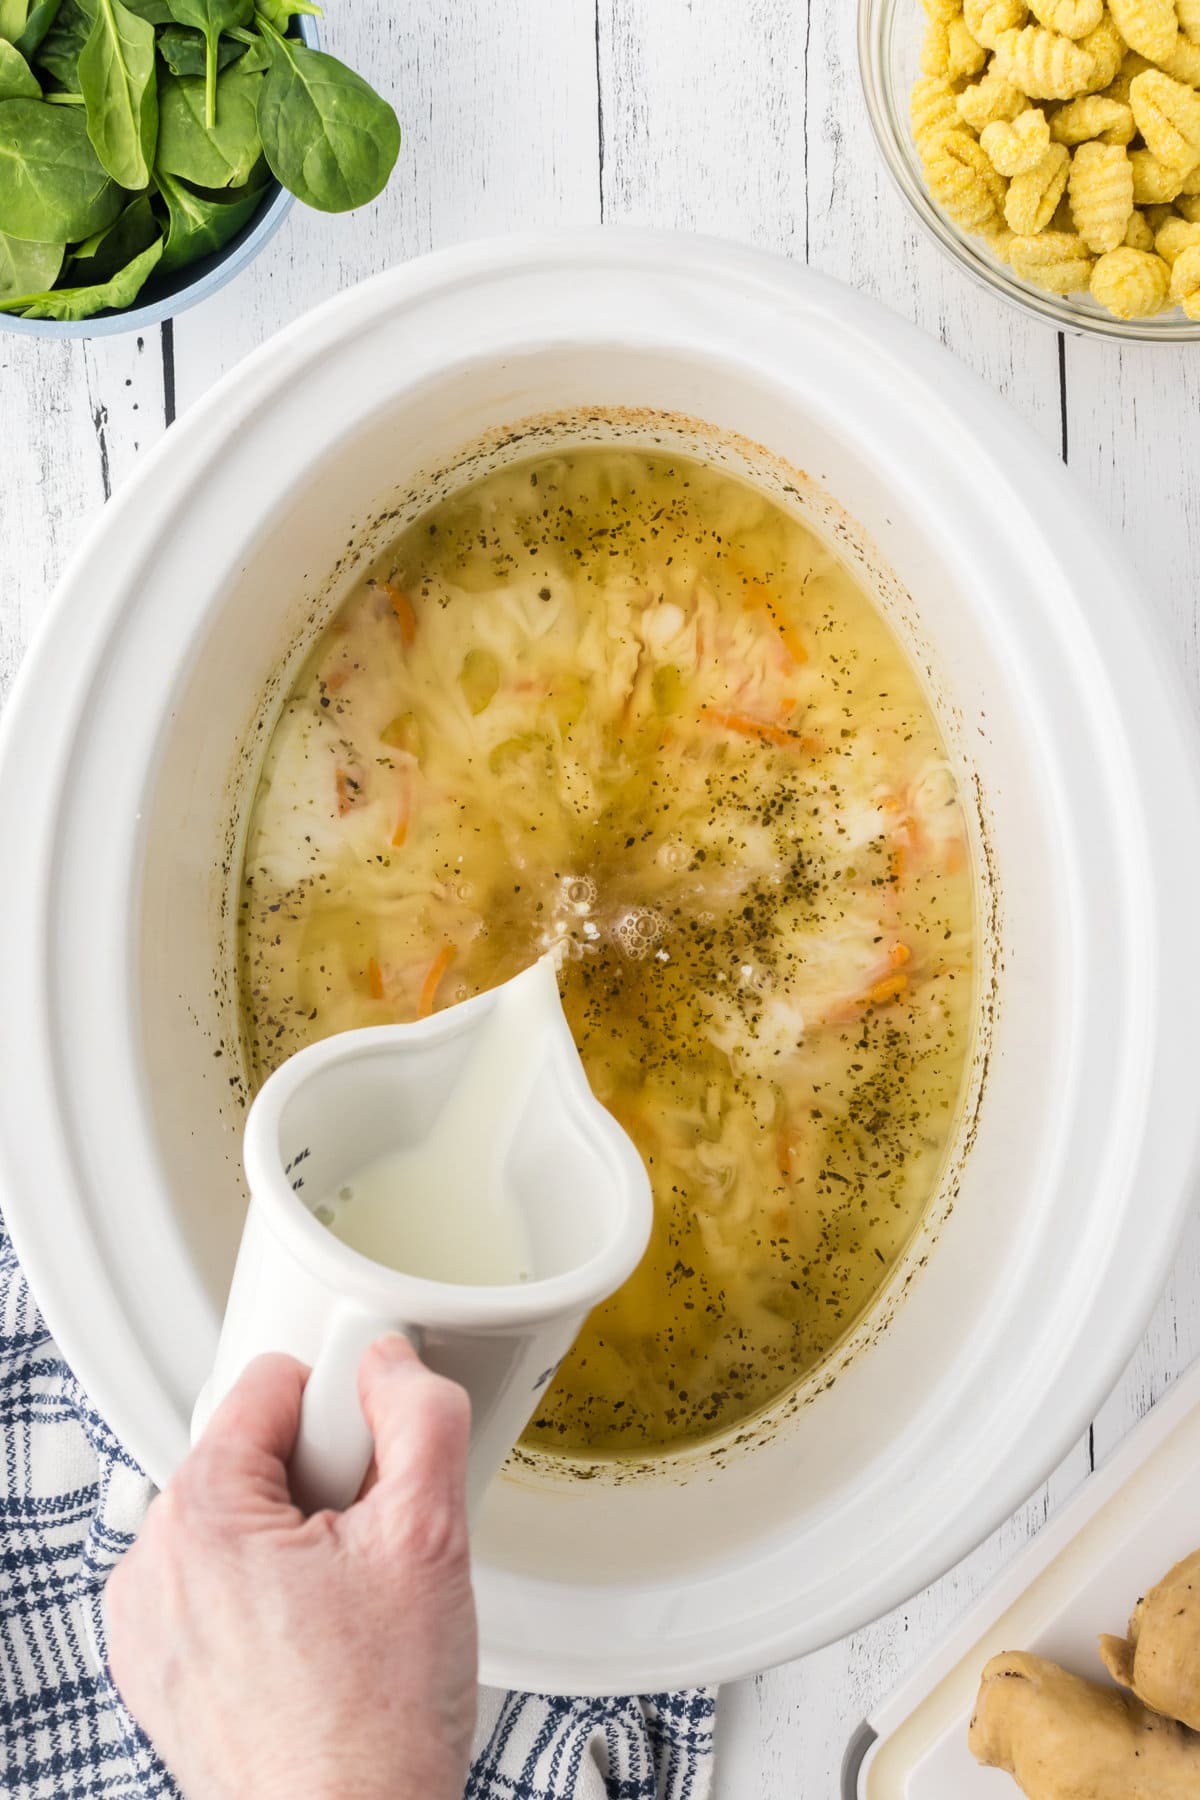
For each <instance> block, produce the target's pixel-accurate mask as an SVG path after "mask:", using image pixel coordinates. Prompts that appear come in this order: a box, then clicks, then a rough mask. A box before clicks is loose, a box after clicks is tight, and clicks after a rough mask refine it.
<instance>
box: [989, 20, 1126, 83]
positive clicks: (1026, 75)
mask: <svg viewBox="0 0 1200 1800" xmlns="http://www.w3.org/2000/svg"><path fill="white" fill-rule="evenodd" d="M1094 67H1095V65H1094V63H1093V59H1092V56H1091V53H1090V52H1089V51H1088V49H1087V48H1086V40H1085V41H1084V43H1080V44H1077V43H1076V42H1075V40H1074V38H1069V37H1063V36H1062V35H1061V34H1060V33H1059V32H1057V31H1047V30H1046V28H1045V26H1044V25H1026V26H1025V28H1024V29H1023V30H1022V31H1002V32H1001V33H1000V36H999V38H998V39H997V41H996V68H997V72H998V73H999V74H1000V75H1003V76H1004V77H1005V78H1006V80H1009V81H1011V82H1013V83H1014V85H1015V86H1017V87H1019V88H1020V89H1021V90H1022V91H1023V92H1024V93H1026V94H1028V96H1029V98H1030V99H1031V100H1072V99H1074V97H1075V95H1076V94H1082V93H1083V91H1084V89H1085V88H1086V87H1087V85H1088V83H1089V81H1090V80H1091V78H1092V75H1093V73H1094ZM1104 85H1105V86H1107V85H1108V84H1107V82H1106V83H1105V84H1104Z"/></svg>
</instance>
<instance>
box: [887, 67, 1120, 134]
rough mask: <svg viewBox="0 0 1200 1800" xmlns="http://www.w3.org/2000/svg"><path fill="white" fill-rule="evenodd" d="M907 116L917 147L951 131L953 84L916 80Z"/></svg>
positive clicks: (936, 77)
mask: <svg viewBox="0 0 1200 1800" xmlns="http://www.w3.org/2000/svg"><path fill="white" fill-rule="evenodd" d="M909 115H910V117H911V119H912V132H913V141H914V143H916V144H918V145H919V144H920V143H921V140H922V139H923V138H928V137H933V136H934V135H935V134H936V133H937V132H939V131H949V130H951V129H952V128H953V127H954V126H955V125H957V124H958V99H957V96H956V94H955V92H954V87H953V84H952V83H951V82H949V81H947V80H946V77H945V76H944V75H921V76H918V78H917V80H916V82H915V83H914V84H913V91H912V99H911V101H910V103H909ZM1131 116H1132V115H1131Z"/></svg>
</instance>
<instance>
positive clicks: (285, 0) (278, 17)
mask: <svg viewBox="0 0 1200 1800" xmlns="http://www.w3.org/2000/svg"><path fill="white" fill-rule="evenodd" d="M257 10H258V11H259V12H260V13H261V14H262V15H263V17H264V18H265V19H266V21H267V23H268V24H269V25H273V26H274V27H275V29H276V31H279V32H282V33H283V35H284V37H286V36H287V30H288V26H289V25H290V24H291V22H292V20H293V19H294V18H296V17H297V16H298V15H299V14H301V13H303V14H305V15H306V16H307V17H308V18H310V19H319V18H321V17H322V8H321V7H319V6H317V5H315V4H313V0H258V9H257Z"/></svg>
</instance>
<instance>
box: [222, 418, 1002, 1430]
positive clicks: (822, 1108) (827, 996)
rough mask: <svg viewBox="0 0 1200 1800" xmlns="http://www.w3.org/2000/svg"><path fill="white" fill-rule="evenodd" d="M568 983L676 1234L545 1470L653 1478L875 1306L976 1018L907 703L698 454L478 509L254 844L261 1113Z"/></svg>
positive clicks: (540, 469) (427, 553) (615, 464)
mask: <svg viewBox="0 0 1200 1800" xmlns="http://www.w3.org/2000/svg"><path fill="white" fill-rule="evenodd" d="M554 945H560V946H563V951H564V954H563V962H562V967H561V975H560V983H561V988H562V994H563V1001H564V1005H565V1009H566V1013H567V1017H568V1019H569V1021H570V1024H571V1026H572V1029H573V1031H574V1034H575V1039H576V1042H577V1043H578V1046H579V1050H580V1053H581V1055H582V1058H583V1062H584V1066H585V1068H586V1070H587V1073H588V1076H589V1079H590V1081H591V1083H592V1086H593V1088H594V1090H595V1092H596V1094H597V1096H598V1097H599V1098H600V1099H601V1100H602V1101H603V1102H604V1104H605V1105H606V1106H608V1107H609V1108H611V1110H612V1112H613V1113H614V1114H615V1115H616V1117H617V1118H618V1119H619V1120H620V1121H621V1123H622V1125H624V1126H625V1128H626V1130H627V1131H628V1132H629V1134H630V1136H631V1137H632V1138H633V1140H634V1142H635V1143H636V1145H637V1146H638V1149H639V1150H640V1152H641V1154H642V1156H643V1158H644V1160H645V1163H646V1166H647V1168H648V1170H649V1172H650V1176H651V1181H652V1184H653V1189H654V1201H655V1227H654V1234H653V1239H652V1243H651V1247H650V1250H649V1252H648V1253H647V1255H646V1257H645V1259H644V1261H643V1263H642V1265H641V1267H640V1268H639V1269H638V1271H637V1273H636V1274H635V1275H634V1276H633V1278H632V1279H631V1280H630V1281H629V1282H627V1283H626V1285H625V1287H624V1288H622V1289H621V1291H620V1292H619V1293H618V1294H617V1295H616V1296H615V1297H614V1298H613V1299H612V1300H610V1301H609V1302H608V1303H607V1304H605V1305H603V1306H601V1307H599V1308H598V1309H597V1310H596V1311H595V1312H594V1313H593V1314H592V1316H591V1318H590V1319H589V1321H588V1323H587V1325H586V1327H585V1329H584V1331H583V1333H582V1335H581V1336H580V1338H579V1340H578V1342H577V1344H576V1346H575V1349H574V1350H573V1352H572V1353H571V1355H570V1356H569V1357H568V1359H567V1361H566V1362H565V1363H564V1364H563V1366H562V1369H561V1370H560V1372H559V1374H558V1377H557V1379H556V1380H555V1382H554V1383H553V1385H552V1387H551V1388H550V1389H549V1391H548V1393H547V1396H546V1399H545V1402H544V1404H543V1406H542V1409H541V1411H540V1413H539V1414H538V1416H537V1417H536V1419H535V1420H534V1421H533V1423H532V1424H531V1425H530V1427H529V1429H528V1431H527V1433H526V1442H527V1444H529V1445H531V1446H536V1447H538V1448H541V1449H545V1450H547V1451H551V1452H557V1453H561V1454H567V1455H571V1456H584V1457H596V1456H600V1457H612V1456H644V1455H647V1454H655V1453H658V1452H662V1451H664V1450H667V1449H672V1448H679V1447H682V1446H684V1445H687V1444H689V1443H695V1442H697V1441H700V1440H702V1439H704V1438H706V1437H710V1436H712V1435H714V1434H718V1433H723V1432H725V1431H726V1430H727V1429H728V1428H729V1427H731V1426H733V1425H735V1424H737V1423H738V1422H739V1421H742V1420H745V1419H747V1418H749V1417H751V1416H752V1415H754V1414H756V1413H759V1412H760V1411H761V1410H762V1409H763V1408H764V1407H766V1406H767V1405H768V1404H769V1403H770V1402H772V1401H773V1400H775V1399H776V1398H777V1397H779V1396H780V1395H781V1394H783V1393H785V1392H786V1391H787V1390H789V1389H791V1388H793V1387H794V1386H795V1385H796V1383H797V1382H798V1381H799V1380H800V1378H801V1377H802V1376H803V1375H804V1374H805V1373H806V1372H807V1371H809V1370H810V1369H812V1368H813V1366H814V1365H815V1364H817V1363H818V1362H819V1361H820V1360H821V1359H822V1358H824V1357H825V1356H826V1355H827V1354H828V1353H829V1351H830V1350H831V1349H832V1348H833V1346H835V1345H836V1344H837V1343H838V1341H839V1339H841V1338H843V1337H844V1336H845V1335H846V1333H847V1332H848V1331H849V1330H850V1328H851V1327H852V1326H853V1325H854V1323H855V1321H856V1320H858V1319H859V1318H860V1317H861V1316H862V1314H863V1312H864V1310H865V1309H866V1308H868V1307H869V1306H870V1304H871V1302H872V1300H873V1299H874V1298H875V1296H876V1295H877V1294H878V1292H879V1290H880V1288H881V1286H882V1285H883V1284H884V1283H885V1282H886V1280H887V1278H888V1275H889V1272H890V1271H891V1269H892V1268H893V1266H894V1264H895V1263H896V1261H897V1258H898V1257H900V1255H901V1254H902V1252H903V1251H904V1249H905V1247H906V1245H907V1244H908V1243H909V1241H910V1240H911V1238H912V1236H913V1233H914V1231H915V1229H916V1227H917V1225H918V1223H919V1221H920V1219H921V1217H922V1214H923V1212H924V1211H925V1209H926V1207H927V1206H928V1203H929V1201H930V1197H931V1195H932V1193H933V1192H934V1190H935V1188H936V1186H937V1184H938V1181H939V1177H940V1174H941V1171H942V1168H943V1165H944V1162H945V1159H946V1155H947V1149H948V1144H949V1142H950V1140H951V1137H952V1135H953V1132H954V1128H955V1124H956V1120H957V1114H958V1109H959V1105H960V1101H961V1096H962V1092H963V1088H964V1078H965V1068H966V1063H967V1060H968V1054H969V1051H970V1048H971V1043H972V1037H973V1022H974V1009H975V982H974V977H973V961H974V950H975V911H974V886H973V878H972V870H971V866H970V856H969V851H968V847H967V839H966V832H965V826H964V816H963V811H962V808H961V805H960V802H959V797H958V793H957V791H956V784H955V778H954V773H953V770H952V768H951V765H950V762H949V760H948V758H947V754H946V749H945V746H944V744H943V743H942V741H941V739H940V736H939V732H938V727H937V725H936V723H935V720H934V717H933V714H932V712H931V709H930V706H929V703H928V701H927V699H926V697H925V694H924V692H923V690H922V687H921V684H920V682H919V680H918V678H917V676H916V674H915V671H914V669H913V668H912V666H911V665H910V663H909V661H908V660H907V657H906V655H905V653H904V651H903V650H902V649H901V647H900V644H899V642H898V640H897V639H896V637H895V636H894V635H893V633H892V631H891V629H890V627H889V626H888V625H887V624H886V623H885V621H884V619H883V617H882V616H881V614H880V612H879V611H878V610H877V608H876V606H875V605H874V603H873V602H872V601H871V600H870V599H869V598H868V596H867V594H866V593H865V592H864V590H863V588H862V587H861V586H860V585H859V584H858V583H857V581H856V580H855V578H854V577H853V575H852V574H851V573H850V572H849V571H848V569H847V568H846V566H845V565H844V564H843V563H842V562H841V561H840V560H839V559H838V557H837V556H836V555H835V554H834V553H833V552H832V551H831V550H830V549H829V548H828V547H827V545H826V544H825V543H824V542H823V541H822V540H821V539H820V538H818V537H817V536H816V535H814V533H813V532H812V531H811V530H809V529H808V528H807V527H806V526H805V525H804V524H802V523H801V522H800V521H799V520H798V519H797V518H795V517H793V516H792V515H791V514H790V513H788V512H787V511H785V510H784V509H783V508H782V507H781V506H780V505H778V504H776V503H775V502H774V501H772V500H771V499H769V498H768V497H766V495H765V494H764V493H762V492H760V491H758V490H757V489H756V488H754V487H751V486H749V485H747V484H746V483H744V482H743V481H741V480H740V479H737V478H735V477H733V476H731V475H730V474H728V473H725V472H723V471H720V470H718V469H716V468H714V467H711V466H708V465H703V464H700V463H697V462H693V461H690V460H688V459H686V458H684V457H681V456H675V455H669V454H664V453H655V454H651V453H648V452H646V451H642V450H639V449H634V448H630V447H626V446H614V447H607V448H581V449H578V450H573V451H569V452H564V453H560V454H554V455H549V454H545V455H541V456H538V457H535V458H532V459H530V460H526V461H522V462H518V463H515V464H511V465H509V466H507V467H505V468H502V469H500V470H498V471H495V472H493V473H490V474H488V475H486V476H484V477H483V478H481V479H479V480H477V481H476V482H474V483H473V484H471V485H468V486H464V487H463V488H461V489H460V490H458V491H457V492H455V493H454V494H452V495H451V497H449V498H448V499H446V500H444V501H442V502H441V503H439V504H438V505H436V506H435V507H434V508H433V509H432V510H431V511H429V512H427V513H425V514H424V515H423V516H421V517H420V518H418V519H417V520H416V521H415V522H414V523H413V524H411V525H410V526H409V527H408V528H407V529H405V530H404V531H403V532H402V533H401V535H400V536H399V537H398V538H397V539H396V541H395V542H394V543H393V544H392V546H391V547H390V549H388V551H387V552H386V553H385V554H384V555H382V556H381V557H380V558H379V559H378V560H377V562H376V563H375V565H374V566H373V567H372V568H371V570H370V571H369V572H368V573H367V575H366V576H365V577H364V578H363V579H362V580H361V581H360V583H359V584H358V586H357V587H356V589H355V590H354V591H353V592H352V594H351V595H350V597H349V598H348V599H347V601H346V602H345V604H344V605H343V606H342V608H341V610H340V611H339V613H338V614H337V616H336V618H335V619H334V621H333V623H332V624H331V626H330V627H329V628H328V630H327V631H326V632H325V633H324V635H323V636H322V638H321V639H320V641H319V642H318V643H317V645H316V647H315V649H314V650H313V651H312V653H311V655H310V656H309V658H308V660H307V662H306V663H305V665H304V667H303V669H302V671H301V673H300V676H299V679H298V680H297V681H296V683H295V686H294V688H293V689H292V692H291V694H290V696H289V698H288V700H287V703H286V705H285V707H284V709H283V713H282V717H281V719H280V721H279V724H278V726H277V728H276V730H275V733H274V737H273V740H272V742H271V745H270V750H269V754H268V757H267V761H266V765H265V771H264V774H263V777H262V781H261V785H260V788H259V791H258V794H257V797H256V800H255V804H254V808H253V814H252V819H251V826H250V833H249V838H248V844H247V850H246V859H245V869H244V885H243V891H242V897H241V913H240V980H241V998H242V1008H243V1015H244V1030H245V1036H246V1048H247V1054H248V1060H249V1064H250V1070H251V1075H252V1081H253V1083H254V1085H258V1084H259V1083H261V1082H262V1081H263V1080H264V1079H265V1078H266V1076H267V1075H268V1074H269V1073H270V1071H271V1070H272V1069H273V1068H275V1067H276V1066H277V1065H278V1064H279V1063H280V1062H282V1061H283V1060H284V1058H286V1057H287V1056H289V1055H290V1054H291V1053H292V1052H293V1051H295V1050H298V1049H299V1048H301V1047H302V1046H303V1045H304V1044H307V1043H309V1042H311V1041H312V1040H313V1039H315V1038H320V1037H323V1036H326V1035H328V1034H329V1033H331V1032H335V1031H343V1030H346V1029H347V1028H349V1027H354V1026H364V1025H378V1024H383V1023H385V1022H391V1021H397V1020H407V1019H415V1018H418V1017H421V1016H424V1015H428V1014H429V1013H430V1012H432V1011H434V1010H436V1009H438V1008H441V1007H445V1006H449V1005H451V1004H452V1003H453V1002H455V1001H458V1000H461V999H464V998H466V997H467V996H468V995H470V994H475V993H478V992H480V991H481V990H483V989H486V988H490V987H493V986H495V985H496V983H498V982H500V981H504V980H507V979H508V978H509V977H510V976H512V975H515V974H517V973H518V972H519V971H520V970H521V969H523V968H525V967H527V966H528V965H529V963H530V962H531V961H532V960H533V959H534V958H535V957H537V956H539V955H541V954H542V953H543V952H545V951H546V950H547V949H548V948H550V947H551V946H554ZM562 1203H563V1205H564V1206H569V1205H570V1204H571V1196H570V1194H569V1193H564V1195H563V1197H562Z"/></svg>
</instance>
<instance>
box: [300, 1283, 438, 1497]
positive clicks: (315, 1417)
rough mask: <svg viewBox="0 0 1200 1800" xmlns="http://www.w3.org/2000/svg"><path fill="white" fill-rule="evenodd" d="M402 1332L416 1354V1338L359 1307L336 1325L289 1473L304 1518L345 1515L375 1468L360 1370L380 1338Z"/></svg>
mask: <svg viewBox="0 0 1200 1800" xmlns="http://www.w3.org/2000/svg"><path fill="white" fill-rule="evenodd" d="M388 1332H399V1333H400V1335H401V1336H402V1337H406V1338H407V1339H408V1341H409V1343H410V1344H412V1345H413V1348H414V1349H418V1348H419V1345H418V1343H417V1339H416V1334H415V1333H414V1332H412V1331H408V1330H405V1328H404V1327H403V1326H401V1325H397V1323H396V1321H395V1320H394V1319H384V1318H380V1316H379V1315H378V1314H377V1313H368V1312H364V1311H362V1310H361V1309H360V1308H358V1307H344V1308H343V1309H342V1310H341V1311H340V1312H339V1313H338V1314H337V1315H336V1316H335V1317H334V1319H333V1322H332V1324H331V1326H330V1330H329V1334H328V1336H327V1337H326V1339H325V1343H324V1346H323V1347H322V1350H321V1354H320V1356H319V1357H318V1358H317V1360H316V1362H315V1363H314V1365H313V1371H312V1374H311V1375H310V1376H309V1378H308V1381H307V1384H306V1385H305V1389H304V1400H303V1403H302V1405H301V1408H300V1429H299V1432H298V1433H297V1435H296V1447H295V1449H294V1450H293V1452H292V1460H291V1463H290V1465H289V1469H288V1477H289V1484H290V1487H291V1491H292V1498H293V1499H294V1500H295V1502H296V1504H297V1506H299V1507H301V1508H302V1510H303V1511H304V1512H306V1513H313V1512H320V1511H321V1509H322V1508H323V1507H327V1506H328V1507H332V1508H333V1509H334V1510H335V1511H337V1512H341V1511H342V1509H343V1508H344V1507H347V1506H349V1505H350V1504H351V1503H352V1501H353V1500H354V1499H355V1497H356V1495H357V1493H358V1490H359V1489H360V1488H361V1486H362V1484H363V1477H364V1476H365V1475H366V1472H367V1469H368V1468H369V1467H370V1463H371V1450H372V1443H371V1433H370V1430H369V1428H368V1426H367V1421H366V1419H365V1418H364V1417H363V1410H362V1407H361V1405H360V1404H359V1398H358V1365H359V1363H360V1362H361V1361H362V1357H363V1352H364V1351H365V1350H366V1349H367V1348H368V1346H369V1345H371V1344H373V1343H374V1342H375V1340H376V1339H377V1338H381V1337H384V1336H385V1335H386V1334H387V1333H388Z"/></svg>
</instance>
